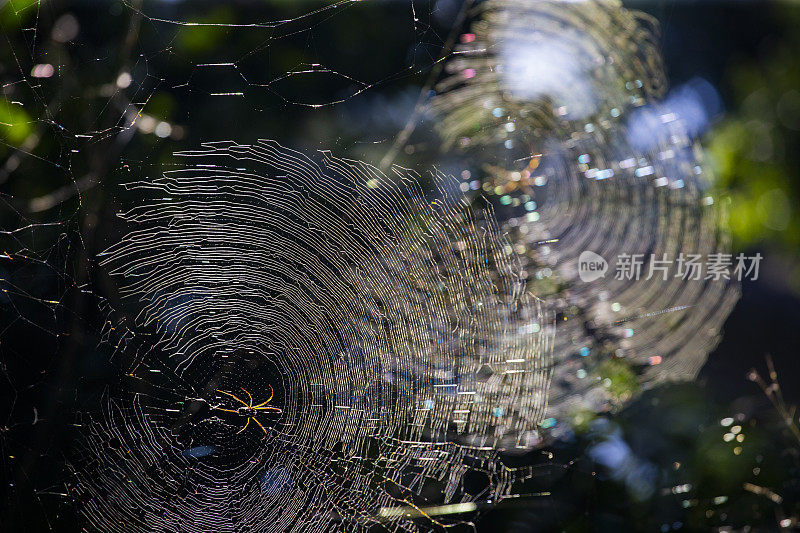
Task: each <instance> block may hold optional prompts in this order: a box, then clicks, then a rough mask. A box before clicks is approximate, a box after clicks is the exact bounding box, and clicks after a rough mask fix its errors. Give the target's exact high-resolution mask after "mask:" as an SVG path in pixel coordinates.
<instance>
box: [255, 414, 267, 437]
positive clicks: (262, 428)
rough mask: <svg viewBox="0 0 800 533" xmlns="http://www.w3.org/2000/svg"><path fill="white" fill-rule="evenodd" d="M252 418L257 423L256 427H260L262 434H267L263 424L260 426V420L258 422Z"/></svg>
mask: <svg viewBox="0 0 800 533" xmlns="http://www.w3.org/2000/svg"><path fill="white" fill-rule="evenodd" d="M253 420H255V422H256V424H258V427H260V428H261V431H263V432H264V435H267V434H268V433H267V430H266V429H264V426H262V425H261V422H259V421H258V420H256V419H255V418H253Z"/></svg>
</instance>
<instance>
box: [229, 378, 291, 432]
mask: <svg viewBox="0 0 800 533" xmlns="http://www.w3.org/2000/svg"><path fill="white" fill-rule="evenodd" d="M267 386H268V387H269V398H267V399H266V400H265V401H263V402H261V403H260V404H258V405H253V396H252V395H251V394H250V393H249V392H247V390H246V389H245V388H244V387H242V390H243V391H244V392H245V394H247V397H248V398H250V403H247V402H245V401H244V400H242V399H241V398H238V397H236V395H234V394H232V393H230V392H225V391H224V390H219V389H217V392H221V393H222V394H225V395H226V396H230V397H231V398H233V399H234V400H236V401H237V402H239V403H241V404H242V406H241V407H239V408H238V409H223V408H222V407H215V409H218V410H220V411H225V412H226V413H234V414H237V415H239V416H246V417H247V423H246V424H245V425H244V427H243V428H242V429H240V430H239V431H237V432H236V434H237V435H238V434H239V433H241V432H242V431H244V430H245V429H247V426H249V425H250V421H251V420H252V421H253V422H255V423H256V424H258V427H260V428H261V430H262V431H263V432H264V434H265V435H266V434H267V430H266V429H265V428H264V426H262V425H261V422H259V421H258V419H257V418H256V415H257V414H258V413H259V412H260V411H270V412H273V413H282V412H283V409H279V408H277V407H272V406H271V405H267V404H268V403H269V402H271V401H272V397H273V396H274V391H273V390H272V385H267Z"/></svg>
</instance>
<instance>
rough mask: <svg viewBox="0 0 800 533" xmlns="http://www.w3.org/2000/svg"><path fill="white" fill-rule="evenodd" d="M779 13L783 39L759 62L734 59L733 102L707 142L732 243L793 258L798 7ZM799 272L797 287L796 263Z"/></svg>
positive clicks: (799, 111)
mask: <svg viewBox="0 0 800 533" xmlns="http://www.w3.org/2000/svg"><path fill="white" fill-rule="evenodd" d="M776 9H777V8H776ZM779 18H780V19H781V20H782V21H783V24H786V25H787V32H786V39H785V40H781V41H774V42H769V43H766V44H765V48H764V49H763V50H762V57H763V60H762V61H759V62H754V61H751V60H748V61H743V60H735V61H732V62H731V67H730V75H729V78H730V85H731V88H732V91H733V95H734V98H735V102H734V108H733V109H732V110H731V111H730V112H729V113H728V114H727V116H726V117H725V118H724V120H723V121H721V123H720V124H718V125H717V126H716V128H714V129H713V130H712V132H711V133H710V134H709V137H708V139H707V141H708V142H707V145H708V148H709V153H710V155H711V158H712V162H713V164H714V165H715V169H716V174H717V184H716V185H717V188H718V192H719V193H721V194H722V195H724V196H727V197H728V198H729V199H730V224H731V229H732V232H733V240H734V241H733V242H734V246H735V247H736V248H737V249H739V250H744V249H748V248H752V247H755V246H761V245H767V246H769V247H770V248H772V249H774V250H775V251H778V252H781V253H784V254H787V255H790V256H791V255H794V254H795V253H796V251H797V249H798V247H800V210H799V209H798V206H800V187H798V183H800V158H799V157H798V153H797V147H798V146H800V90H798V88H800V56H798V53H797V50H798V49H800V32H798V31H797V28H798V27H800V10H798V9H796V8H784V9H782V10H781V11H779ZM737 59H738V58H737ZM794 274H795V276H794V283H795V286H796V287H797V288H800V266H798V265H796V264H795V272H794Z"/></svg>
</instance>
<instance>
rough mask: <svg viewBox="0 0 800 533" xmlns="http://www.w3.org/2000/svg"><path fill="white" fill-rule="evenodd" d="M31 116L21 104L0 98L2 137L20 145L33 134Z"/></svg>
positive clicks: (0, 133) (0, 132)
mask: <svg viewBox="0 0 800 533" xmlns="http://www.w3.org/2000/svg"><path fill="white" fill-rule="evenodd" d="M31 123H32V121H31V117H30V116H29V115H28V113H26V112H25V110H24V109H23V108H22V107H20V106H19V105H15V104H13V103H11V102H9V101H8V100H0V138H2V139H3V140H5V141H7V142H9V143H11V144H13V145H15V146H19V145H20V144H22V142H23V141H24V140H25V139H27V138H28V135H30V134H31V130H32V128H31Z"/></svg>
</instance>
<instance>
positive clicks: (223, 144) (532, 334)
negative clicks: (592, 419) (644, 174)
mask: <svg viewBox="0 0 800 533" xmlns="http://www.w3.org/2000/svg"><path fill="white" fill-rule="evenodd" d="M106 10H107V11H106ZM534 22H535V25H536V27H537V28H538V31H537V32H535V33H534V34H532V35H528V34H527V30H526V28H527V27H528V26H527V25H532V24H533V23H534ZM0 24H2V30H3V34H4V37H5V41H6V42H7V43H8V47H7V48H6V49H5V51H4V52H3V56H2V66H3V71H2V72H0V75H2V77H3V90H4V100H2V105H1V106H0V113H2V117H3V118H2V119H0V122H2V124H0V128H2V134H3V136H2V139H0V142H2V146H3V147H5V153H4V154H3V161H2V168H1V169H0V183H2V186H3V201H4V202H5V204H6V207H7V208H6V209H4V210H3V213H2V217H3V218H2V220H3V232H2V238H3V240H2V250H0V252H2V255H0V268H2V271H0V280H2V289H3V292H2V294H0V296H1V297H2V298H3V313H4V322H3V329H2V333H1V334H0V348H1V349H2V353H3V368H2V375H3V378H4V379H5V380H6V381H7V382H8V387H7V388H6V392H5V394H6V395H7V396H8V402H6V405H8V406H9V407H8V409H7V412H6V413H4V419H5V422H4V426H3V428H2V438H0V442H2V446H3V448H4V449H3V450H2V451H3V452H4V453H3V462H4V464H3V466H4V471H6V472H9V473H10V474H11V477H10V482H9V484H8V489H7V490H9V498H7V499H6V500H7V501H8V502H23V503H24V505H19V506H17V505H14V504H10V505H13V506H14V507H15V508H16V507H18V508H20V509H31V508H36V509H37V510H38V512H39V513H41V515H42V517H43V518H42V520H43V521H44V522H45V523H46V526H47V527H49V528H50V529H58V528H59V527H62V526H63V527H69V526H70V525H72V524H73V523H75V522H76V521H77V523H80V524H81V525H83V526H85V527H88V528H90V529H92V530H100V531H119V530H126V531H150V530H165V531H206V530H215V531H245V530H246V531H286V530H294V531H330V530H347V531H352V530H368V529H377V530H392V531H428V530H432V529H434V530H435V529H437V528H441V527H445V526H446V527H450V526H459V527H461V528H463V529H469V528H470V527H472V524H471V522H470V519H471V517H472V516H473V514H474V513H473V514H469V513H472V512H473V511H475V510H479V509H481V508H483V507H487V506H491V505H494V504H496V503H497V502H498V501H512V500H515V499H519V498H520V497H521V496H525V495H526V494H527V492H529V490H528V489H526V485H525V481H526V480H528V479H530V478H531V477H533V476H534V474H535V471H536V467H535V466H534V465H535V463H536V461H537V460H538V458H539V457H542V456H541V455H540V454H537V453H536V451H537V450H539V448H540V447H541V446H542V445H543V444H546V443H547V442H548V441H549V439H551V438H553V437H555V436H557V434H558V430H562V428H565V427H567V424H565V420H566V419H568V418H569V417H570V416H571V415H573V414H574V413H575V411H576V410H581V409H593V410H603V409H607V408H609V404H610V403H615V402H616V403H615V405H618V404H619V401H622V402H624V401H625V400H626V399H628V398H630V396H631V394H632V393H634V392H635V389H636V387H630V388H629V389H626V391H625V393H626V394H625V395H623V396H624V397H623V398H621V399H620V397H617V398H613V399H612V398H611V397H610V394H609V391H608V390H604V386H603V383H605V382H606V381H609V380H604V379H603V378H604V377H606V375H607V374H608V373H609V368H610V370H611V371H612V372H617V371H618V370H619V368H622V369H623V370H624V372H622V373H625V372H627V373H628V374H631V375H632V378H631V380H632V381H633V382H635V383H636V386H637V387H638V386H639V385H640V384H644V385H645V386H647V385H648V384H651V383H655V382H659V381H663V380H664V379H685V378H686V377H692V376H693V375H694V373H696V371H697V369H698V368H699V365H700V364H702V361H703V360H704V358H705V355H706V353H707V351H708V350H709V349H710V347H712V346H713V345H714V344H715V343H716V339H717V332H718V328H719V326H720V325H721V323H722V321H723V320H724V318H725V317H726V316H727V313H728V312H729V311H730V308H731V306H732V305H733V302H734V301H735V299H736V294H737V293H736V289H735V284H733V283H727V282H720V283H705V284H701V285H697V286H690V285H687V284H685V283H681V282H680V281H674V280H673V282H672V283H671V284H670V285H669V288H668V290H661V291H659V288H658V287H656V285H655V283H650V284H639V285H635V284H627V283H613V282H610V283H602V282H601V283H599V284H596V285H593V286H592V287H586V286H581V285H580V283H578V282H577V281H576V280H575V272H574V264H575V257H576V255H577V254H578V253H579V252H580V251H581V250H582V249H586V248H593V249H596V250H601V251H603V252H606V253H611V252H620V251H628V252H634V253H636V252H643V253H649V252H661V251H670V252H678V251H699V252H709V251H715V250H724V249H725V247H726V234H725V231H724V217H722V216H721V215H720V213H719V212H718V211H717V206H715V205H713V204H711V205H709V204H708V203H707V202H705V201H706V199H707V198H709V197H710V196H709V195H708V194H709V193H708V183H707V182H706V181H705V178H704V176H705V175H704V174H703V172H699V173H698V172H697V169H701V170H702V168H703V167H702V156H701V155H700V152H699V147H698V146H697V145H696V144H695V143H694V141H693V140H692V139H691V137H690V136H689V135H688V134H687V131H686V128H685V127H684V125H683V124H682V122H681V121H680V120H679V119H676V120H675V121H674V123H670V124H669V125H668V126H667V127H666V129H660V130H657V131H658V132H660V133H658V134H657V136H656V138H655V140H654V142H653V144H651V145H648V146H640V145H636V144H635V143H633V144H632V143H631V142H630V137H629V136H627V135H626V128H627V127H628V126H629V125H630V124H631V123H632V122H630V120H629V119H630V117H631V116H636V113H637V110H640V109H642V110H644V112H645V113H647V114H648V115H647V116H646V117H645V118H648V117H649V116H650V115H652V116H662V112H661V111H660V108H659V107H658V106H659V105H660V104H659V103H658V101H659V100H660V99H661V98H662V97H663V96H664V90H665V81H664V77H663V74H662V73H661V69H660V64H659V60H658V54H657V51H656V50H655V46H654V40H653V36H652V31H651V28H650V24H651V22H650V21H648V20H645V19H643V18H641V17H639V16H638V15H636V14H632V13H631V12H629V11H626V10H624V9H622V8H621V6H620V5H618V3H615V2H585V3H580V4H574V5H573V4H565V3H562V2H519V3H514V2H502V1H488V2H477V3H475V4H474V5H473V3H472V2H466V3H464V4H463V5H462V4H461V3H459V2H447V1H443V0H442V1H438V2H413V1H412V2H399V1H398V2H386V3H368V2H358V1H341V2H332V3H304V2H299V3H295V2H292V3H282V2H276V3H274V4H273V5H270V6H269V7H268V8H267V7H265V6H264V5H261V4H255V3H249V2H241V3H237V4H234V7H224V6H223V7H209V6H204V5H203V6H201V5H196V4H193V3H189V2H168V1H163V2H155V1H153V2H147V1H145V2H135V1H130V0H127V1H124V2H112V3H109V4H108V5H107V6H105V5H104V6H102V8H96V7H95V6H91V7H89V6H84V5H81V4H75V5H73V4H70V3H68V2H58V1H52V2H48V1H43V0H39V1H36V0H13V1H12V0H9V1H8V2H6V3H5V4H3V5H2V7H0ZM467 28H469V29H468V30H467ZM542 42H544V43H546V45H545V47H544V48H542V45H541V43H542ZM365 48H369V50H370V57H378V58H380V60H374V61H365V60H364V59H363V54H364V49H365ZM531 51H533V53H534V55H535V56H536V57H549V58H556V59H558V58H563V57H571V58H573V59H572V62H570V61H567V62H565V64H566V65H567V68H568V70H569V68H571V67H570V65H572V66H574V65H575V64H576V63H577V67H576V68H575V69H574V70H569V71H568V72H567V73H566V74H568V75H567V76H561V79H560V81H558V82H557V83H555V84H553V83H552V81H551V82H550V83H551V84H550V85H548V82H546V81H545V82H540V81H537V82H535V83H527V82H530V81H531V80H530V70H531V67H530V66H528V65H527V64H525V63H523V64H518V63H515V59H514V58H515V57H518V56H520V55H522V56H523V58H524V57H525V56H526V54H529V53H531ZM608 58H610V59H608ZM604 61H606V62H604ZM534 64H536V63H534ZM539 66H540V67H542V66H544V67H547V65H541V64H539ZM551 66H552V65H551ZM556 71H557V72H556V74H558V75H562V74H564V72H563V71H559V70H558V69H556ZM509 72H510V73H511V75H509V74H508V73H509ZM544 72H545V73H547V70H546V68H545V70H544ZM526 73H527V74H526ZM551 74H552V72H551ZM556 78H558V76H556ZM565 85H569V87H565ZM567 89H569V90H567ZM497 109H499V110H500V111H499V113H498V112H497V111H496V110H497ZM668 111H669V110H666V111H664V112H663V114H664V115H666V114H668ZM645 122H646V121H645ZM509 124H511V126H509ZM417 126H420V127H417ZM398 131H399V132H400V134H399V135H398ZM265 137H266V138H275V139H279V143H278V142H274V141H254V139H263V138H265ZM226 139H235V141H229V140H226ZM285 146H291V148H286V147H285ZM329 149H330V150H331V151H330V152H329V151H327V150H329ZM665 154H671V155H668V156H666V157H665ZM628 161H633V162H634V163H633V164H631V165H628V164H627V163H626V162H628ZM367 162H373V163H377V162H380V165H378V166H373V165H371V164H369V163H367ZM398 162H399V163H400V164H402V165H403V166H400V165H398V164H396V163H398ZM587 162H589V163H592V164H596V165H599V166H597V167H596V168H595V167H594V166H591V168H592V169H594V171H595V172H599V171H603V172H605V171H606V170H605V167H608V169H613V170H614V171H615V172H616V174H614V175H615V179H612V180H607V181H605V182H600V181H599V180H598V181H597V182H594V181H592V182H587V181H586V178H587V175H586V172H588V171H589V170H590V166H586V165H587ZM595 162H596V163H595ZM601 163H602V164H601ZM605 163H607V164H605ZM584 166H586V168H584ZM410 168H414V169H423V170H420V171H415V170H411V169H410ZM431 168H434V169H435V170H428V169H431ZM642 168H651V170H652V173H651V174H652V176H653V177H652V180H651V179H648V180H641V179H638V178H641V176H640V175H639V174H641V173H640V172H639V170H640V169H642ZM537 169H538V172H534V171H536V170H537ZM526 171H527V172H528V175H526V177H525V179H528V178H530V180H531V182H533V183H534V184H535V187H539V188H534V187H533V186H521V185H520V181H521V179H520V177H521V176H523V175H525V172H526ZM699 174H703V175H700V176H699V177H698V175H699ZM451 175H455V176H458V177H459V179H456V178H453V177H452V176H451ZM648 175H650V174H648ZM537 178H541V179H542V182H541V185H540V184H539V183H538V182H536V179H537ZM663 179H667V184H668V185H669V186H668V187H664V183H662V182H661V181H655V180H663ZM678 183H680V184H681V186H678V185H677V184H678ZM527 185H531V184H527ZM476 191H477V192H476ZM704 202H705V203H704ZM537 204H539V205H540V206H541V207H539V205H537ZM531 206H535V207H531ZM495 208H496V209H495ZM532 211H533V212H532ZM620 214H622V215H623V216H620ZM598 227H600V228H608V231H607V232H605V233H603V232H598V231H597V228H598ZM687 232H692V234H693V235H694V236H696V238H695V239H687V238H686V233H687ZM552 284H555V285H557V286H559V287H560V289H559V290H558V291H552V290H551V289H549V288H548V287H551V285H552ZM534 294H535V295H538V296H541V297H542V299H539V298H537V297H536V296H534ZM612 301H613V302H615V304H616V305H619V306H620V308H621V309H623V310H624V312H623V313H622V315H620V316H622V317H623V320H622V321H619V320H616V319H617V318H618V317H617V316H613V315H611V314H610V312H609V310H608V307H609V305H610V302H612ZM676 314H677V316H678V318H674V317H675V316H676ZM556 319H557V321H556ZM554 321H555V326H554ZM587 325H589V326H590V327H587ZM634 329H635V330H636V332H637V334H638V333H639V332H640V331H641V332H644V334H642V335H637V336H636V337H634V338H633V339H632V340H631V339H628V338H627V336H626V333H625V332H627V331H628V330H631V331H633V330H634ZM688 337H691V338H693V339H694V341H693V343H689V344H688V345H684V344H683V343H682V340H683V339H686V338H688ZM640 339H641V340H640ZM32 340H35V342H32ZM582 346H583V347H585V348H586V349H589V351H590V352H591V354H592V357H588V358H587V357H585V356H584V355H583V354H582V353H581V355H580V356H578V355H577V354H576V350H578V349H580V348H581V347H582ZM654 350H655V351H657V352H658V353H659V354H663V357H664V360H665V364H664V365H663V366H660V367H658V368H654V367H652V365H650V364H648V363H647V361H648V360H649V358H650V357H651V356H652V355H651V354H652V353H653V351H654ZM660 357H661V356H659V360H660ZM609 362H610V363H609ZM609 364H610V365H611V367H609ZM620 365H621V366H620ZM581 373H582V374H581ZM617 373H619V372H617ZM628 374H625V375H626V377H627V376H628ZM587 375H588V376H589V379H584V377H586V376H587ZM551 382H552V384H553V386H552V387H551ZM609 382H610V381H609ZM605 388H606V389H607V388H608V386H606V387H605ZM271 394H272V396H273V397H272V399H271V400H270V402H269V404H268V405H269V406H273V407H274V408H275V409H277V410H278V411H271V410H262V412H256V413H253V412H251V411H242V410H241V409H240V408H245V407H249V406H250V405H257V404H261V403H262V402H264V401H266V400H267V398H268V397H269V396H270V395H271ZM233 396H236V397H237V398H239V399H242V400H243V401H241V402H240V401H238V400H237V399H235V398H233ZM618 396H619V395H618ZM251 397H252V401H251V399H250V398H251ZM612 400H613V401H612ZM245 404H247V405H245ZM231 411H237V412H235V413H234V412H231ZM554 425H555V426H556V430H557V431H548V428H550V427H552V426H554ZM245 426H246V427H245ZM62 442H69V443H70V444H69V445H67V446H61V445H59V443H62ZM519 454H527V455H526V456H525V458H526V460H525V461H521V460H518V459H519ZM532 456H536V458H535V459H531V457H532ZM544 457H547V456H546V455H545V456H544ZM514 464H523V465H524V466H520V467H511V466H510V465H514ZM5 486H6V484H4V487H5ZM76 513H77V515H78V518H77V519H76V517H75V515H76ZM465 513H466V514H465ZM29 518H30V517H28V516H16V517H15V518H14V519H15V520H16V521H17V522H18V523H23V522H24V521H25V520H26V519H29Z"/></svg>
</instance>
